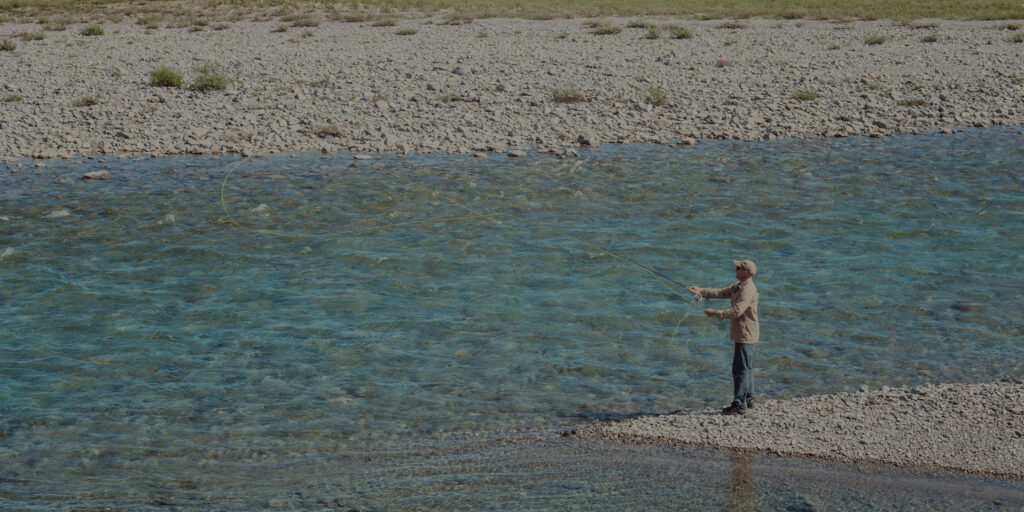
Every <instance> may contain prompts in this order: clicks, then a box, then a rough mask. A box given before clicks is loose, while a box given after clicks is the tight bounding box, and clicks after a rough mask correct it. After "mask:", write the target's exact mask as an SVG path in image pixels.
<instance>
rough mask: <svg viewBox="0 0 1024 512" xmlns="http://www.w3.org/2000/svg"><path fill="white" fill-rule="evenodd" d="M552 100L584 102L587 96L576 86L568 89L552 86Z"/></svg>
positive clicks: (556, 101)
mask: <svg viewBox="0 0 1024 512" xmlns="http://www.w3.org/2000/svg"><path fill="white" fill-rule="evenodd" d="M551 100H552V101H554V102H555V103H582V102H585V101H587V97H586V96H584V95H583V93H582V92H580V91H579V90H578V89H576V88H575V87H569V88H566V89H559V88H552V89H551Z"/></svg>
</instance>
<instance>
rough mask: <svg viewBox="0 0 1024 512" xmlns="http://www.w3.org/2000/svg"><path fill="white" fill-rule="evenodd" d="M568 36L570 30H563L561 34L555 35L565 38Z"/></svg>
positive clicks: (558, 37)
mask: <svg viewBox="0 0 1024 512" xmlns="http://www.w3.org/2000/svg"><path fill="white" fill-rule="evenodd" d="M567 37H569V33H568V32H562V33H561V34H558V35H557V36H555V39H565V38H567Z"/></svg>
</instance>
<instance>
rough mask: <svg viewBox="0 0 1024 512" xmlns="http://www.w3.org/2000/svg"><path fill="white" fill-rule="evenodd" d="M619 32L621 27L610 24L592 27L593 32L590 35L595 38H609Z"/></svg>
mask: <svg viewBox="0 0 1024 512" xmlns="http://www.w3.org/2000/svg"><path fill="white" fill-rule="evenodd" d="M621 32H622V27H620V26H618V25H612V24H611V23H604V24H601V25H598V26H596V27H594V30H593V31H592V32H591V34H594V35H595V36H610V35H615V34H619V33H621Z"/></svg>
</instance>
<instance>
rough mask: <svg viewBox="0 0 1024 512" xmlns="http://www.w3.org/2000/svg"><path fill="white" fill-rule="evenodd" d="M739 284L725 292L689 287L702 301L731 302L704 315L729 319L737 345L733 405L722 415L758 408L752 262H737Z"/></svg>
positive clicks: (755, 305)
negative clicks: (703, 298)
mask: <svg viewBox="0 0 1024 512" xmlns="http://www.w3.org/2000/svg"><path fill="white" fill-rule="evenodd" d="M733 264H735V265H736V280H737V282H735V283H733V284H731V285H729V286H727V287H725V288H701V287H699V286H687V287H686V290H687V291H689V292H690V293H692V294H693V295H694V296H696V297H697V298H698V299H699V296H701V295H703V296H704V297H707V298H709V299H729V301H730V302H731V304H732V307H730V308H729V309H723V310H720V311H716V310H714V309H710V308H709V309H705V310H704V314H705V315H707V316H709V317H710V316H713V317H715V318H718V319H719V320H721V319H723V318H728V319H729V320H730V321H729V338H730V339H731V340H732V341H733V343H734V344H735V347H734V351H733V356H732V384H733V399H732V404H731V405H730V406H728V407H726V408H724V409H722V414H745V413H746V412H747V409H749V408H751V407H753V406H754V366H753V362H752V358H753V355H754V343H757V340H758V338H759V337H760V326H759V325H758V322H757V298H758V295H759V294H758V292H757V287H756V286H754V276H755V275H756V274H757V266H756V265H754V262H753V261H751V260H741V261H734V262H733Z"/></svg>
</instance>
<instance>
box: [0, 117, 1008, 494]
mask: <svg viewBox="0 0 1024 512" xmlns="http://www.w3.org/2000/svg"><path fill="white" fill-rule="evenodd" d="M97 170H106V171H108V172H109V173H110V175H111V178H110V179H107V180H82V179H80V176H81V175H82V174H84V173H85V172H90V171H97ZM15 171H17V172H15ZM1022 205H1024V139H1022V138H1021V135H1020V133H1019V129H1007V128H991V129H985V130H967V131H965V132H962V133H958V134H954V135H938V134H933V135H920V136H896V137H889V138H884V139H868V138H850V139H836V140H816V141H801V140H780V141H773V142H767V143H747V142H733V141H721V142H702V143H700V144H698V145H697V146H694V147H667V146H648V145H629V146H614V145H608V146H602V147H600V148H598V149H593V150H588V151H586V152H584V154H583V156H582V157H581V158H580V159H579V160H578V161H570V160H558V159H554V158H548V157H531V158H525V159H511V158H506V157H504V156H492V157H491V158H488V159H473V158H469V157H466V156H450V155H413V156H407V157H396V156H380V157H375V158H374V159H372V160H353V159H352V155H347V154H345V155H319V154H294V155H292V154H283V155H275V156H268V157H260V158H252V159H244V160H243V159H240V158H238V157H235V156H223V157H219V158H217V157H177V158H161V159H151V158H144V157H127V158H116V157H115V158H102V159H77V160H68V161H50V162H47V163H46V165H45V167H38V168H37V167H31V166H29V167H24V166H21V165H20V164H11V165H8V166H6V167H0V276H2V286H0V337H2V338H0V356H2V357H0V461H2V464H0V502H6V503H8V504H10V508H14V509H52V508H62V507H64V508H68V509H74V510H89V509H103V508H105V507H113V508H115V509H117V508H123V509H131V510H148V509H154V510H156V509H175V508H176V509H182V510H187V509H195V510H217V509H229V510H246V509H254V508H266V509H281V510H291V509H304V510H305V509H316V510H319V509H332V508H341V509H344V510H348V509H357V510H385V509H388V510H390V509H416V508H425V509H426V508H440V509H457V508H467V509H476V510H480V509H502V510H514V509H551V510H561V509H570V508H578V509H583V510H622V509H630V508H653V509H685V510H705V509H708V508H723V507H725V508H728V509H730V510H753V509H754V507H756V508H758V509H775V508H779V509H785V508H787V507H790V509H792V507H794V506H796V507H801V506H803V507H810V508H804V509H807V510H811V509H814V507H819V508H820V507H825V508H827V509H829V510H862V509H878V508H893V507H895V508H904V509H911V508H920V509H927V510H936V509H948V510H955V509H970V510H976V509H979V508H992V509H995V510H999V509H1001V508H1000V507H1002V506H1003V505H1008V506H1014V507H1015V506H1024V486H1022V485H1021V484H1020V483H1019V482H1005V481H1000V480H993V479H984V478H977V477H967V476H962V475H950V474H945V473H939V472H933V473H927V472H914V471H905V470H896V469H892V468H886V467H866V466H851V465H840V464H829V463H824V462H812V461H793V460H784V459H771V458H765V457H739V456H733V455H730V454H727V453H719V452H714V451H710V450H699V449H688V450H683V449H675V448H673V449H669V448H661V447H628V446H621V445H607V444H601V443H598V444H595V443H593V442H585V441H580V440H574V439H563V438H561V437H560V436H558V433H559V432H560V431H561V429H563V428H567V427H571V426H573V425H578V424H580V423H585V422H589V421H595V420H600V419H606V418H615V417H621V416H629V415H632V414H644V413H663V412H668V411H672V410H676V409H680V408H703V407H709V406H722V405H726V404H727V403H728V401H729V397H730V391H731V378H730V376H729V365H730V362H731V345H730V343H729V341H728V324H727V323H719V322H717V321H713V320H710V319H707V318H705V317H704V316H703V314H702V313H701V309H702V308H703V307H704V305H703V304H697V303H695V302H694V301H692V300H690V299H689V298H688V294H686V293H685V291H684V290H682V289H681V288H680V287H679V286H678V285H677V284H676V283H673V282H672V281H669V280H666V279H664V278H658V277H656V276H653V275H652V274H651V273H649V272H648V270H645V269H644V268H641V267H640V266H638V265H636V264H634V263H631V262H630V261H626V260H627V259H628V260H631V261H632V262H636V263H638V264H640V265H643V266H645V267H648V268H649V269H652V270H655V271H656V272H658V273H659V274H663V275H664V276H667V277H669V278H671V279H672V280H674V281H678V282H681V283H683V284H698V285H701V286H725V285H728V284H730V283H731V282H732V277H733V275H734V273H733V264H732V261H733V260H734V259H745V258H750V259H753V260H755V261H756V262H757V264H758V269H759V272H758V276H757V278H756V279H755V280H756V283H757V286H758V288H759V290H760V316H761V322H762V325H761V337H762V338H761V339H762V341H761V343H760V344H759V345H758V346H757V347H756V351H755V359H754V367H755V372H756V373H755V375H756V376H755V379H756V381H755V385H756V393H757V394H758V395H760V396H765V397H787V396H805V395H811V394H816V393H828V392H837V391H848V390H854V389H858V388H859V387H861V386H864V385H867V386H869V387H880V386H883V385H888V386H900V385H914V384H923V383H929V382H979V381H986V380H994V379H999V378H1003V377H1007V376H1020V375H1021V374H1024V360H1022V359H1021V357H1020V353H1021V339H1022V337H1024V336H1022V334H1024V333H1022V328H1024V277H1022V276H1024V274H1022V272H1021V268H1024V257H1022V250H1024V237H1022V230H1021V226H1022V225H1024V207H1022ZM712 306H713V307H720V308H724V307H727V303H725V302H722V301H718V302H717V303H713V304H712ZM737 475H739V476H737ZM737 482H738V483H737ZM730 507H731V508H730ZM804 509H800V510H804Z"/></svg>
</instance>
